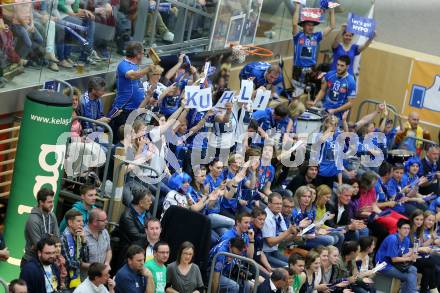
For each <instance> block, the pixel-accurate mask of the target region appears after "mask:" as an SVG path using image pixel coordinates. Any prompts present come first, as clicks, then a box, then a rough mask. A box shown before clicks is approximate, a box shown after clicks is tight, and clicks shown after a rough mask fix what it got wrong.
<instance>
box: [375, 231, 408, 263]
mask: <svg viewBox="0 0 440 293" xmlns="http://www.w3.org/2000/svg"><path fill="white" fill-rule="evenodd" d="M409 247H410V239H409V237H408V236H407V237H405V238H403V240H402V241H401V240H400V238H399V235H398V233H396V234H392V235H388V236H387V237H386V238H385V239H384V241H383V242H382V244H381V245H380V247H379V250H378V251H377V253H376V262H377V263H381V262H383V261H385V262H386V263H387V266H386V267H385V268H384V269H383V270H384V271H387V270H389V269H391V268H392V262H391V259H392V258H393V257H400V256H403V255H404V254H406V253H408V252H409Z"/></svg>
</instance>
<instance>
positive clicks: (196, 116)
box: [186, 109, 214, 149]
mask: <svg viewBox="0 0 440 293" xmlns="http://www.w3.org/2000/svg"><path fill="white" fill-rule="evenodd" d="M206 113H208V112H198V111H197V109H190V110H189V111H188V114H187V115H186V120H187V125H188V129H191V128H192V127H194V126H196V125H197V124H198V123H199V122H200V120H202V119H203V117H205V115H206ZM213 121H214V119H213V117H212V116H211V117H210V118H208V119H207V120H206V122H211V123H212V122H213ZM198 133H208V128H207V127H206V126H203V127H202V128H201V129H200V130H199V131H198V132H196V133H194V134H193V135H191V136H189V137H188V138H187V140H186V145H187V146H188V147H189V148H197V149H201V148H204V149H205V148H207V147H208V136H207V135H206V136H205V137H203V138H200V136H199V138H197V134H198Z"/></svg>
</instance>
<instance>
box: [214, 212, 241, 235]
mask: <svg viewBox="0 0 440 293" xmlns="http://www.w3.org/2000/svg"><path fill="white" fill-rule="evenodd" d="M208 218H209V220H210V221H211V229H212V230H214V231H215V232H217V234H219V236H222V235H223V234H224V233H225V232H226V231H228V230H229V229H231V228H232V227H233V226H234V224H235V221H234V220H232V219H231V218H228V217H225V216H222V215H219V214H209V215H208Z"/></svg>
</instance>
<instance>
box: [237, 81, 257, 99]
mask: <svg viewBox="0 0 440 293" xmlns="http://www.w3.org/2000/svg"><path fill="white" fill-rule="evenodd" d="M253 90H254V82H253V81H252V80H247V79H244V80H242V81H241V89H240V94H239V95H238V102H240V103H249V102H250V101H251V97H252V91H253Z"/></svg>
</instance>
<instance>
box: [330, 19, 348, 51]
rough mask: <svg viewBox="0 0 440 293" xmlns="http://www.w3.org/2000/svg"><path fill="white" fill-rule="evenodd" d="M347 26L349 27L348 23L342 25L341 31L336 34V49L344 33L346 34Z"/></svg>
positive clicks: (333, 46)
mask: <svg viewBox="0 0 440 293" xmlns="http://www.w3.org/2000/svg"><path fill="white" fill-rule="evenodd" d="M346 28H347V25H346V24H343V25H341V29H340V31H339V33H338V34H336V36H335V40H334V41H333V45H332V48H333V49H336V48H337V47H338V46H339V43H341V40H342V35H343V34H344V32H345V29H346Z"/></svg>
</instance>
